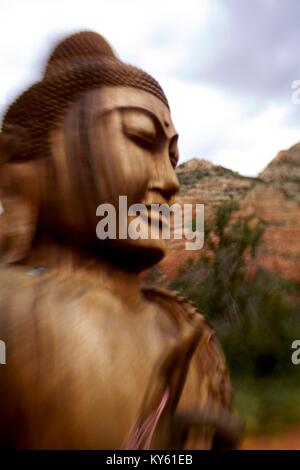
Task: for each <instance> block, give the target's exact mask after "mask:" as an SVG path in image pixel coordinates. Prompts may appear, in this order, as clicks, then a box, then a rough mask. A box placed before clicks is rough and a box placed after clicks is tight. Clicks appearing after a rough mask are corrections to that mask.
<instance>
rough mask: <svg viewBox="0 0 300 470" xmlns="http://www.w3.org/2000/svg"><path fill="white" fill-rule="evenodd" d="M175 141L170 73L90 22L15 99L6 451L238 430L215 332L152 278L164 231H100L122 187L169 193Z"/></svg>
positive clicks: (5, 269)
mask: <svg viewBox="0 0 300 470" xmlns="http://www.w3.org/2000/svg"><path fill="white" fill-rule="evenodd" d="M177 139H178V135H177V132H176V130H175V127H174V124H173V122H172V120H171V115H170V110H169V105H168V101H167V99H166V97H165V95H164V92H163V91H162V89H161V87H160V85H159V84H158V82H157V81H156V80H154V79H153V78H152V77H151V76H150V75H148V74H146V73H145V72H143V71H141V70H139V69H137V68H135V67H132V66H129V65H127V64H124V63H123V62H122V61H121V60H120V59H118V58H117V57H116V56H115V54H114V52H113V51H112V49H111V47H110V46H109V45H108V43H107V42H106V41H105V40H104V39H103V38H102V37H101V36H100V35H98V34H96V33H93V32H81V33H77V34H74V35H72V36H70V37H68V38H67V39H65V40H63V41H62V42H61V43H60V44H59V45H58V46H57V47H56V48H55V50H54V51H53V53H52V54H51V55H50V58H49V60H48V63H47V67H46V69H45V73H44V77H43V79H42V80H41V81H40V82H38V83H37V84H35V85H33V86H32V87H31V88H30V89H29V90H27V91H25V92H24V93H23V94H22V95H21V96H20V97H19V98H18V99H17V100H16V101H15V102H14V103H13V104H12V105H11V106H10V107H9V108H8V110H7V112H6V114H5V116H4V120H3V125H2V131H1V134H0V200H1V204H2V206H3V211H2V214H1V215H0V262H1V265H0V338H1V340H2V341H4V342H5V345H6V364H5V365H1V366H0V448H16V449H165V448H166V449H171V448H173V449H176V448H183V449H210V448H211V447H212V446H213V445H217V442H219V443H220V442H221V443H222V442H223V441H224V442H225V441H226V439H227V438H228V436H229V438H228V440H229V441H230V433H231V434H233V435H234V426H233V425H232V426H231V388H230V382H229V378H228V371H227V368H226V363H225V359H224V356H223V353H222V350H221V348H220V346H219V344H218V342H217V340H216V338H215V334H214V332H213V330H212V328H211V327H210V326H209V325H208V324H207V322H206V320H205V319H204V317H203V316H202V315H201V314H200V313H199V312H198V311H197V310H196V309H195V308H194V307H193V306H192V305H190V304H189V303H188V302H187V301H186V300H184V299H183V298H181V297H179V296H178V295H176V294H175V293H172V292H169V291H165V290H162V289H158V288H157V289H155V288H150V287H143V286H142V284H141V277H140V273H141V272H142V271H144V270H145V269H146V268H148V267H149V266H152V265H154V264H155V263H157V262H158V261H159V260H160V259H162V257H163V256H164V255H165V253H166V240H163V239H161V237H159V236H157V237H153V238H150V239H149V238H148V239H136V240H135V239H130V238H126V237H118V238H117V239H114V240H108V239H106V240H100V239H99V237H98V236H97V234H96V226H97V223H98V222H99V217H97V214H96V208H97V207H98V206H99V204H112V205H113V206H114V207H117V205H118V198H119V195H126V196H127V199H128V204H135V203H141V204H144V205H145V206H146V207H150V206H151V204H163V203H166V204H170V203H171V202H172V200H173V197H174V195H175V193H176V191H177V190H178V187H179V184H178V180H177V177H176V173H175V167H176V163H177V161H178V148H177ZM128 217H129V219H130V216H128ZM124 222H125V221H124V220H122V218H120V217H119V218H117V224H118V228H120V227H122V224H123V223H124ZM126 222H127V223H128V220H127V221H126ZM144 223H145V225H146V229H147V226H148V224H149V220H148V219H147V218H145V219H144ZM157 227H158V229H157V230H158V235H159V231H160V225H159V224H158V225H157ZM231 427H232V430H231ZM231 431H232V432H231ZM226 434H227V435H226ZM231 438H232V439H233V440H234V436H231ZM224 445H225V444H224ZM228 445H229V444H228Z"/></svg>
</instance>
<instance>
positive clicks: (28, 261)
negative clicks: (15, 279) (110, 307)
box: [21, 237, 142, 308]
mask: <svg viewBox="0 0 300 470" xmlns="http://www.w3.org/2000/svg"><path fill="white" fill-rule="evenodd" d="M21 264H22V265H25V266H30V267H32V268H39V267H41V268H45V269H46V270H48V271H53V272H57V273H59V274H60V275H63V276H64V275H65V276H67V277H69V276H75V277H76V276H79V277H80V276H81V277H82V278H85V279H88V280H89V281H91V282H95V283H96V284H99V288H104V289H105V288H106V289H109V290H110V291H111V292H113V294H114V295H116V296H118V297H120V298H121V300H122V301H124V302H126V303H127V304H128V305H129V306H130V307H131V308H135V307H136V306H137V304H139V302H140V301H141V300H142V291H141V279H140V276H139V275H138V273H134V272H130V271H127V270H125V269H124V268H122V267H120V266H116V265H115V264H113V263H110V262H108V261H107V260H105V259H102V258H97V257H94V256H92V255H90V254H88V253H86V252H81V251H80V250H78V249H77V248H76V247H74V246H69V245H65V244H63V243H60V242H59V241H57V240H54V239H52V238H49V237H39V238H38V239H36V240H35V241H34V243H33V245H32V248H31V250H30V252H29V253H28V255H27V256H26V258H25V259H23V260H22V261H21Z"/></svg>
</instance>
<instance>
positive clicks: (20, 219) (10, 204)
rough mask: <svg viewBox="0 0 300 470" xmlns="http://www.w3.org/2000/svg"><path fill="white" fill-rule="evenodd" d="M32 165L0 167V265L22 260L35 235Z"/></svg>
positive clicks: (35, 193) (35, 191)
mask: <svg viewBox="0 0 300 470" xmlns="http://www.w3.org/2000/svg"><path fill="white" fill-rule="evenodd" d="M34 163H35V162H32V161H29V162H24V163H6V164H2V165H1V164H0V201H1V208H0V262H1V263H15V262H17V261H20V260H21V259H23V258H24V257H25V256H26V255H27V253H28V252H29V250H30V247H31V243H32V240H33V238H34V235H35V231H36V225H37V217H38V206H39V190H38V186H37V184H38V175H37V174H36V171H34V170H35V167H34Z"/></svg>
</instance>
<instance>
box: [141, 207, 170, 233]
mask: <svg viewBox="0 0 300 470" xmlns="http://www.w3.org/2000/svg"><path fill="white" fill-rule="evenodd" d="M152 204H159V203H152ZM146 208H147V210H148V223H150V224H151V222H152V221H154V223H155V225H157V226H158V227H159V228H160V229H161V230H162V229H163V228H165V229H168V228H169V225H170V224H169V220H168V219H167V218H166V216H165V215H164V214H163V213H162V212H161V211H160V210H159V208H154V207H152V205H151V204H149V205H146Z"/></svg>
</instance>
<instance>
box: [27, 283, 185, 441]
mask: <svg viewBox="0 0 300 470" xmlns="http://www.w3.org/2000/svg"><path fill="white" fill-rule="evenodd" d="M30 316H31V320H30V322H31V323H33V325H30V324H28V327H29V328H31V329H32V330H33V331H34V335H30V340H29V341H30V344H28V345H26V350H27V353H28V356H27V360H26V364H25V365H24V367H25V370H24V371H23V374H22V377H23V378H22V379H21V384H20V388H21V390H20V392H21V393H22V394H23V397H22V400H21V407H22V415H23V417H24V420H23V422H22V425H21V427H22V426H24V428H26V432H25V433H24V435H25V434H26V436H27V439H28V441H29V442H28V443H27V444H26V443H25V444H24V446H25V447H26V446H27V445H28V447H31V448H45V447H51V448H120V447H121V446H122V444H123V442H124V437H125V439H126V436H127V435H128V434H129V433H130V430H131V428H132V426H133V425H134V424H135V422H136V419H137V417H138V414H139V411H140V407H141V404H142V401H143V398H144V396H145V392H146V389H147V387H148V385H149V380H150V377H151V373H152V371H153V369H154V367H155V365H156V363H157V361H158V360H159V358H160V357H161V355H162V354H163V352H164V351H165V350H166V347H167V346H168V344H170V342H173V341H174V339H175V338H176V328H175V327H174V325H172V322H171V321H170V319H169V318H168V315H166V314H165V313H164V312H163V311H161V307H159V306H156V305H151V304H149V303H145V305H141V306H140V309H139V310H137V311H136V310H135V311H130V309H128V307H126V306H125V305H122V303H120V301H117V300H116V299H114V298H113V297H112V296H111V295H110V294H109V293H107V292H105V291H101V292H95V291H92V290H91V291H89V290H87V292H85V293H83V294H80V292H79V291H75V292H74V290H73V289H70V290H69V295H68V288H67V286H63V285H61V286H60V289H51V288H50V289H48V292H47V295H43V292H42V291H40V292H37V294H36V298H35V302H34V311H31V315H30ZM30 322H29V323H30ZM24 338H26V335H24ZM25 341H26V339H25ZM22 389H23V390H22Z"/></svg>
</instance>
